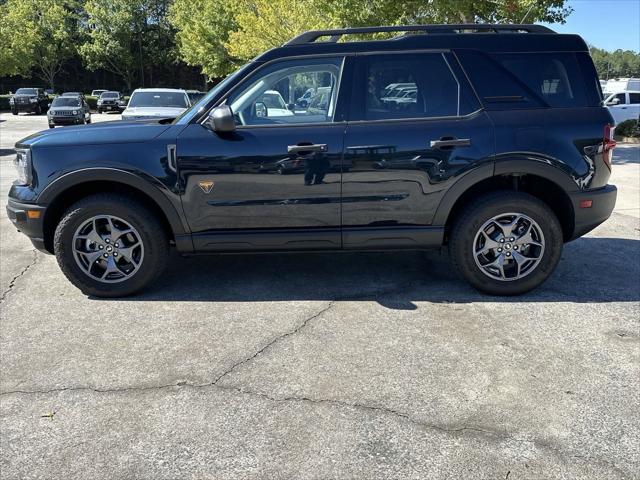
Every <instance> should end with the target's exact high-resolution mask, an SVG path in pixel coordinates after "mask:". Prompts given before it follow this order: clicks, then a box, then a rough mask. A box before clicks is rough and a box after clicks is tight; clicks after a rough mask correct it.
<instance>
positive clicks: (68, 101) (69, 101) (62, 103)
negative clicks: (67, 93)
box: [51, 97, 80, 107]
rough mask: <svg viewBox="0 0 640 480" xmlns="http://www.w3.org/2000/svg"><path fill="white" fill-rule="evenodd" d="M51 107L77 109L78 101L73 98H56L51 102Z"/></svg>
mask: <svg viewBox="0 0 640 480" xmlns="http://www.w3.org/2000/svg"><path fill="white" fill-rule="evenodd" d="M51 106H52V107H79V106H80V100H79V99H77V98H73V97H58V98H56V99H54V100H53V103H52V104H51Z"/></svg>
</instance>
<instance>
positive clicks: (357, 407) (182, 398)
mask: <svg viewBox="0 0 640 480" xmlns="http://www.w3.org/2000/svg"><path fill="white" fill-rule="evenodd" d="M117 118H118V116H117V115H94V116H93V120H94V121H104V120H114V119H117ZM44 128H46V117H44V116H40V117H38V116H34V115H20V116H18V117H13V116H11V115H10V114H7V113H2V114H0V192H1V195H2V197H1V198H2V202H1V203H2V210H1V211H0V288H1V292H2V296H1V300H0V302H1V303H0V314H1V323H0V477H1V478H2V479H3V480H5V479H17V478H47V479H49V478H59V479H72V478H87V479H88V478H91V479H103V478H104V479H113V478H141V479H182V478H198V479H201V478H211V479H236V478H237V479H248V478H251V479H253V478H255V479H280V478H283V479H284V478H290V479H312V478H313V479H378V478H396V479H448V478H462V479H508V480H514V479H638V478H640V474H639V473H638V472H640V415H638V412H639V411H640V146H627V145H623V146H620V147H619V148H618V149H617V150H616V153H615V156H614V162H613V163H614V166H613V172H614V173H613V177H612V183H615V184H617V185H618V187H619V199H618V203H617V207H616V211H615V212H614V214H613V215H612V217H611V218H610V219H609V220H608V221H607V222H606V223H605V224H603V225H602V226H600V227H598V228H597V229H596V230H594V231H593V232H591V233H590V234H588V235H587V236H586V237H584V238H581V239H579V240H576V241H574V242H571V243H569V244H567V245H566V246H565V248H564V252H563V254H562V260H561V262H560V265H559V267H558V269H557V271H556V273H555V274H554V275H553V276H552V277H551V278H550V280H549V281H548V282H547V283H546V284H545V285H543V286H542V287H541V288H539V289H538V290H536V291H534V292H532V293H530V294H527V295H524V296H521V297H516V298H497V297H490V296H484V295H481V294H479V293H477V292H475V291H474V290H472V289H471V288H470V287H469V286H468V285H467V284H466V283H464V282H463V281H462V280H460V279H458V278H457V277H456V276H455V275H454V274H452V273H451V271H450V270H449V265H448V260H447V257H446V254H445V253H442V252H438V251H434V252H428V253H414V252H400V253H342V254H338V253H327V254H295V255H284V254H274V255H234V256H212V257H193V258H181V257H179V256H178V255H174V256H173V257H172V259H171V263H170V268H169V269H168V270H167V273H166V275H165V276H164V277H163V278H162V279H161V280H160V281H159V282H158V284H157V285H155V287H154V288H153V289H151V290H150V291H149V292H147V293H145V294H143V295H140V296H137V297H133V298H126V299H117V300H101V299H96V298H89V297H86V296H84V295H82V294H81V293H80V292H79V291H78V290H77V289H76V288H75V287H73V286H72V285H71V284H70V283H69V282H68V281H67V280H66V279H65V278H64V276H63V274H62V273H61V272H60V270H59V268H58V266H57V264H56V261H55V258H53V257H52V256H49V255H44V254H41V253H38V252H36V251H34V250H33V248H32V246H31V244H30V242H29V241H28V240H27V239H26V237H24V236H23V235H22V234H19V233H18V232H17V231H16V230H15V228H14V227H13V226H12V225H11V223H10V222H9V221H8V219H7V217H6V212H5V211H4V204H5V202H6V194H7V192H8V189H9V186H10V183H11V182H12V181H13V177H14V172H13V166H12V165H11V161H12V154H13V150H12V149H13V143H14V142H15V141H17V140H18V139H19V138H21V137H23V136H26V135H28V134H30V133H32V132H35V131H37V130H40V129H44Z"/></svg>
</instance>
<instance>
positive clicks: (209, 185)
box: [198, 180, 215, 193]
mask: <svg viewBox="0 0 640 480" xmlns="http://www.w3.org/2000/svg"><path fill="white" fill-rule="evenodd" d="M198 185H200V188H201V189H202V191H203V192H204V193H209V192H210V191H211V190H212V189H213V186H214V185H215V184H214V183H213V181H212V180H203V181H202V182H198Z"/></svg>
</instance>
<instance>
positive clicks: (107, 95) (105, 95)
mask: <svg viewBox="0 0 640 480" xmlns="http://www.w3.org/2000/svg"><path fill="white" fill-rule="evenodd" d="M119 96H120V94H119V93H118V92H104V93H103V94H102V95H100V98H118V97H119Z"/></svg>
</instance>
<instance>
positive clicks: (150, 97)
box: [129, 92, 189, 108]
mask: <svg viewBox="0 0 640 480" xmlns="http://www.w3.org/2000/svg"><path fill="white" fill-rule="evenodd" d="M188 106H189V104H188V103H187V98H186V96H185V94H184V93H182V92H135V93H134V94H133V96H132V97H131V100H129V107H176V108H187V107H188Z"/></svg>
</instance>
